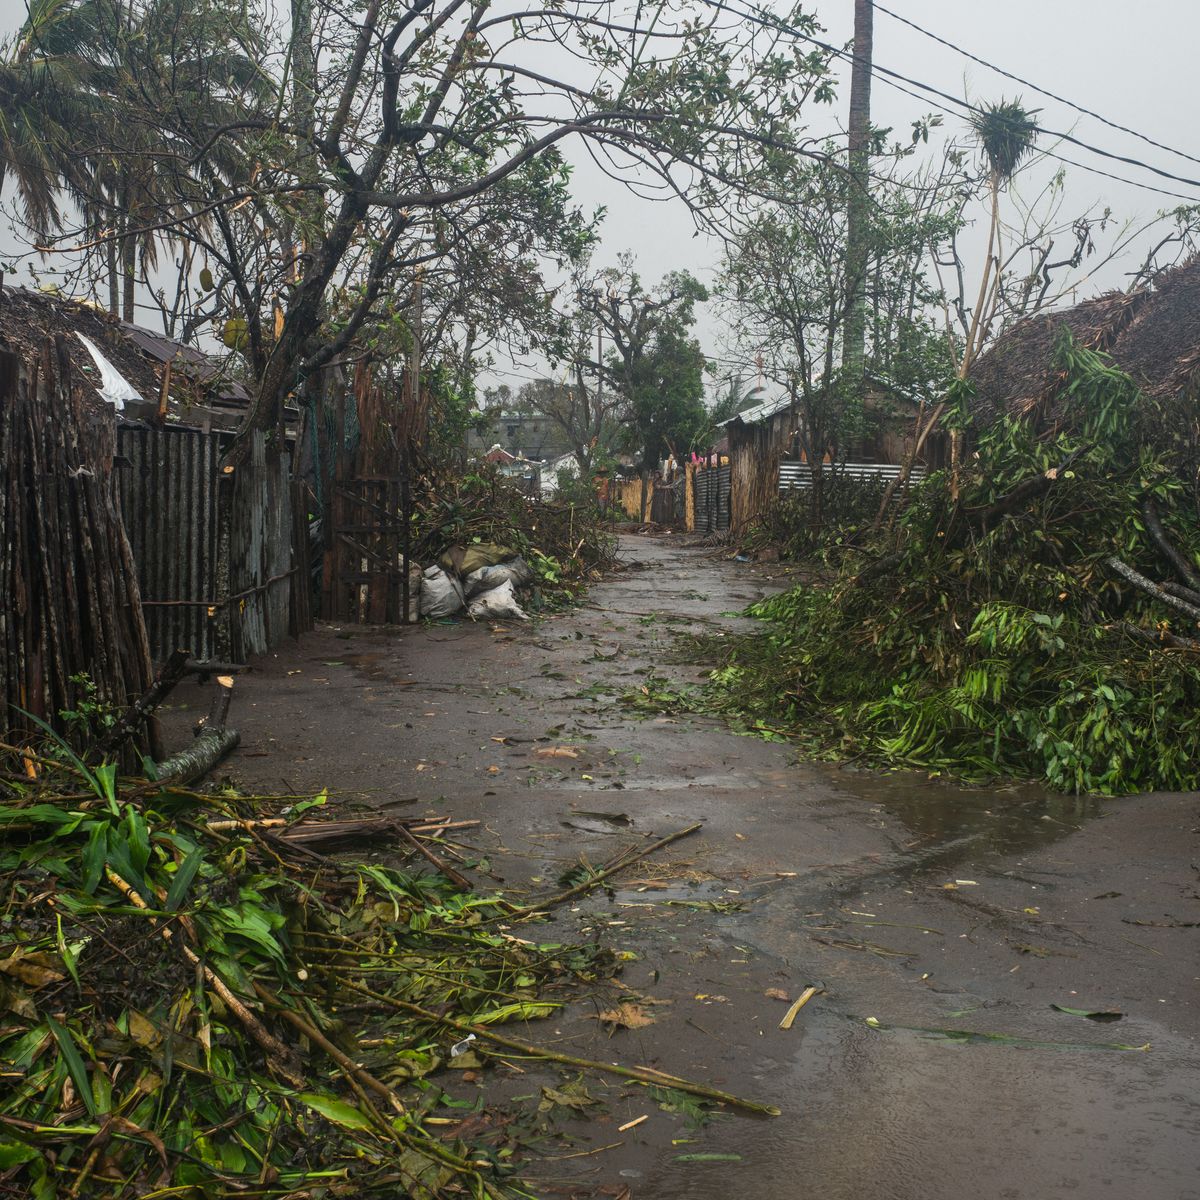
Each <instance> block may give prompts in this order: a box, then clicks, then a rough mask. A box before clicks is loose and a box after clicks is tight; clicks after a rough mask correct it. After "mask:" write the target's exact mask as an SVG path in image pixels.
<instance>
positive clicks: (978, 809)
mask: <svg viewBox="0 0 1200 1200" xmlns="http://www.w3.org/2000/svg"><path fill="white" fill-rule="evenodd" d="M831 775H832V772H831ZM834 778H835V781H836V783H837V786H838V788H839V790H840V791H841V792H842V794H843V796H845V795H847V794H849V795H852V796H853V797H854V799H856V800H859V801H862V800H865V801H867V802H868V803H871V804H876V805H878V806H879V807H880V808H882V809H883V810H884V811H886V812H887V813H888V814H889V815H891V816H893V817H896V818H897V819H898V820H900V821H901V822H903V824H904V825H905V827H906V828H907V829H909V830H911V831H912V833H913V835H914V838H915V839H918V841H917V845H916V846H915V847H914V848H917V849H919V848H920V847H921V846H923V845H924V846H933V845H940V846H945V847H946V849H947V852H948V853H953V851H954V850H955V849H960V850H961V851H962V853H963V854H965V853H968V852H969V853H972V854H976V853H979V852H981V851H986V852H993V853H997V854H1004V855H1009V854H1020V853H1024V852H1026V851H1029V850H1033V849H1036V848H1038V847H1039V846H1046V845H1049V844H1050V843H1052V842H1055V841H1057V840H1058V839H1059V838H1062V837H1065V836H1066V835H1067V834H1069V833H1072V832H1074V831H1075V830H1076V829H1078V828H1079V827H1080V826H1081V825H1083V824H1084V823H1085V822H1086V821H1089V820H1091V819H1093V818H1095V817H1099V816H1102V815H1103V813H1104V804H1105V801H1104V799H1103V798H1102V797H1099V796H1068V795H1063V794H1061V793H1057V792H1048V791H1044V790H1043V789H1041V788H1038V787H1035V786H1033V785H1031V784H1029V785H1011V786H1001V787H990V788H989V787H980V788H964V787H959V786H956V785H954V784H950V783H943V782H941V781H938V780H929V779H922V778H919V777H917V776H915V775H888V776H877V775H872V774H870V773H867V772H863V773H862V774H857V773H856V774H855V775H854V776H853V783H852V784H851V783H850V781H849V780H848V779H847V777H846V776H845V775H844V774H838V775H836V776H834ZM843 802H844V801H843V800H841V799H835V800H831V801H828V802H827V806H832V805H836V804H840V803H843Z"/></svg>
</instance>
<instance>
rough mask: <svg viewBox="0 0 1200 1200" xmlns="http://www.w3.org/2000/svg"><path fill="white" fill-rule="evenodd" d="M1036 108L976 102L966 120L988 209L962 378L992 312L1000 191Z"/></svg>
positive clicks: (1030, 140)
mask: <svg viewBox="0 0 1200 1200" xmlns="http://www.w3.org/2000/svg"><path fill="white" fill-rule="evenodd" d="M1038 111H1040V110H1037V109H1035V110H1033V111H1030V110H1028V109H1026V108H1025V107H1023V105H1022V104H1021V101H1020V100H1019V99H1018V100H1000V101H997V102H996V103H993V104H981V105H979V106H978V107H977V108H975V109H974V110H973V111H972V113H971V116H970V117H969V119H968V123H969V124H970V127H971V132H972V133H974V135H975V137H976V139H977V140H978V142H979V145H980V147H981V149H982V150H983V155H984V159H985V160H986V162H987V168H988V192H989V194H990V196H991V209H992V212H991V224H990V226H989V229H988V242H987V258H986V259H985V260H984V264H983V278H982V279H981V280H980V281H979V298H978V300H977V301H976V304H975V309H974V311H973V312H972V313H971V325H970V328H969V329H968V332H967V341H966V345H965V346H964V347H963V354H962V360H961V362H960V363H959V369H958V377H959V378H960V379H966V377H967V375H968V373H969V372H970V370H971V365H972V363H973V362H974V361H975V358H976V357H977V355H978V353H979V349H980V347H981V346H982V345H983V343H984V342H985V341H986V340H987V336H988V333H989V331H990V328H991V324H992V319H993V317H994V316H995V308H996V296H997V292H998V288H999V283H1000V194H1001V192H1003V191H1004V189H1005V188H1006V187H1007V186H1008V184H1009V183H1010V182H1011V180H1012V177H1013V176H1014V175H1015V174H1016V171H1017V168H1018V167H1019V166H1020V165H1021V163H1022V161H1023V160H1024V159H1025V158H1026V157H1027V156H1028V155H1029V154H1030V153H1031V152H1032V150H1033V144H1034V142H1036V141H1037V135H1038V133H1039V132H1040V130H1039V128H1038V125H1037V121H1036V120H1035V119H1034V118H1035V117H1036V115H1037V113H1038Z"/></svg>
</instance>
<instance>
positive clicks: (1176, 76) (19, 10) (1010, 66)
mask: <svg viewBox="0 0 1200 1200" xmlns="http://www.w3.org/2000/svg"><path fill="white" fill-rule="evenodd" d="M778 7H779V10H780V11H783V8H784V4H783V3H782V0H780V3H779V5H778ZM888 7H889V8H892V9H894V10H895V11H896V12H897V13H899V14H901V15H903V16H905V17H907V18H908V19H909V20H911V21H913V22H915V23H916V24H918V25H920V26H923V27H924V28H925V29H927V30H930V31H932V32H933V33H936V34H938V35H940V36H941V37H943V38H945V39H947V40H948V41H951V42H954V43H956V44H958V45H959V46H961V47H963V48H964V49H966V50H969V51H971V52H972V53H974V54H976V55H978V56H979V57H980V58H983V59H986V60H988V61H990V62H992V63H995V64H997V65H999V66H1001V67H1003V68H1005V69H1006V70H1009V71H1011V72H1013V73H1014V74H1016V75H1020V76H1023V77H1025V78H1027V79H1029V80H1031V81H1032V82H1033V83H1036V84H1039V85H1041V86H1043V87H1045V88H1047V89H1049V90H1051V91H1054V92H1057V93H1058V94H1060V95H1062V96H1064V97H1066V98H1068V99H1070V100H1073V101H1074V102H1076V103H1077V104H1079V105H1081V106H1083V107H1085V108H1089V109H1093V110H1095V111H1096V112H1098V113H1100V114H1101V115H1103V116H1105V117H1107V118H1108V119H1109V120H1112V121H1114V122H1117V123H1118V124H1121V125H1125V126H1129V127H1131V128H1133V129H1136V130H1138V131H1139V132H1142V133H1144V134H1147V135H1149V136H1150V137H1152V138H1153V139H1155V140H1156V141H1158V142H1160V143H1163V144H1165V145H1169V146H1172V147H1174V148H1176V149H1179V150H1183V151H1184V152H1186V153H1188V154H1194V155H1195V156H1196V158H1198V159H1200V137H1198V136H1197V134H1196V111H1197V104H1196V97H1195V95H1194V93H1195V91H1196V88H1197V85H1196V83H1195V80H1196V75H1195V54H1196V46H1197V44H1198V43H1200V3H1197V2H1196V0H1141V2H1140V3H1137V4H1130V3H1128V0H1121V2H1120V3H1118V2H1117V0H1004V2H1003V3H1001V2H998V0H992V2H985V0H965V2H964V0H891V2H890V3H889V4H888ZM811 8H812V9H813V10H815V12H816V14H817V16H818V19H819V20H820V21H821V23H822V24H823V25H824V26H825V27H826V29H827V31H828V32H827V34H826V37H827V40H829V41H830V42H833V43H835V44H837V45H842V44H844V43H845V42H847V41H848V40H849V39H850V37H851V34H852V31H853V10H854V4H853V0H815V2H814V3H813V4H812V5H811ZM24 15H25V4H24V0H0V31H2V32H4V33H6V34H7V33H8V32H10V31H12V30H13V29H15V28H16V27H17V26H18V24H19V23H20V21H21V20H22V19H23V17H24ZM874 56H875V62H876V65H877V66H883V67H888V68H891V69H893V70H896V71H899V72H902V73H903V74H905V75H908V76H911V77H913V78H915V79H918V80H921V81H922V82H926V83H929V84H932V85H934V86H935V87H938V88H940V89H941V90H942V91H945V92H949V93H951V94H953V95H956V96H964V97H967V98H970V99H972V100H994V99H998V98H1000V97H1001V96H1004V97H1006V98H1010V99H1011V98H1014V97H1016V96H1021V97H1022V98H1023V100H1024V101H1025V102H1026V105H1027V106H1028V107H1035V108H1041V109H1042V112H1041V114H1040V116H1039V121H1040V122H1041V124H1043V125H1044V126H1046V127H1048V128H1052V129H1059V130H1067V131H1070V132H1072V133H1073V134H1074V135H1075V136H1077V137H1079V138H1081V139H1082V140H1084V141H1087V142H1090V143H1092V144H1094V145H1096V146H1099V147H1101V148H1103V149H1105V150H1108V151H1110V152H1114V153H1118V154H1123V155H1127V156H1128V157H1131V158H1137V159H1141V160H1143V161H1145V162H1147V163H1150V164H1152V165H1155V166H1158V167H1160V168H1163V169H1165V170H1168V171H1172V172H1174V173H1175V174H1177V175H1181V176H1185V177H1189V178H1195V179H1198V180H1200V162H1191V161H1189V160H1188V159H1186V158H1181V157H1177V156H1175V155H1172V154H1169V153H1168V152H1166V151H1164V150H1160V149H1157V148H1155V147H1153V146H1150V145H1147V144H1146V143H1145V142H1143V141H1140V140H1138V139H1137V138H1134V137H1131V136H1129V135H1127V134H1124V133H1120V132H1119V131H1117V130H1115V129H1112V128H1110V127H1108V126H1106V125H1104V124H1102V123H1100V122H1098V121H1096V120H1094V119H1092V118H1090V117H1084V116H1081V115H1080V114H1079V113H1077V112H1075V111H1073V110H1072V109H1070V108H1068V107H1066V106H1064V105H1062V104H1059V103H1057V102H1055V101H1052V100H1049V99H1048V98H1046V97H1044V96H1040V95H1038V94H1036V93H1034V92H1032V91H1031V90H1030V89H1028V88H1024V87H1022V86H1020V85H1018V84H1015V83H1013V82H1012V81H1011V80H1007V79H1004V78H1002V77H1001V76H999V75H997V74H995V73H994V72H993V71H990V70H988V69H987V68H985V67H982V66H979V65H977V64H975V63H973V62H971V61H969V60H968V59H966V58H964V57H962V56H961V55H959V54H957V53H956V52H954V51H953V50H950V49H948V48H946V47H944V46H941V45H938V44H937V43H935V42H933V41H931V40H930V39H929V38H927V37H925V36H923V35H922V34H920V33H918V32H916V31H914V30H913V29H910V28H908V27H906V26H905V25H903V24H901V23H899V22H897V21H896V20H894V19H893V18H892V17H890V16H888V15H886V14H884V13H883V12H881V11H878V10H877V11H876V15H875V55H874ZM838 69H839V72H840V73H844V68H843V67H839V68H838ZM847 98H848V82H846V83H845V86H844V87H842V88H840V92H839V97H838V100H837V102H836V104H835V105H834V106H833V107H832V108H824V107H820V106H816V107H814V108H813V110H812V125H811V126H810V132H813V133H818V134H823V133H830V134H832V133H836V132H837V129H838V128H839V125H840V123H841V121H842V120H843V119H844V112H845V106H846V101H847ZM933 111H936V108H935V102H934V101H932V100H930V101H929V102H921V101H918V100H914V99H912V98H911V97H909V96H907V95H904V94H902V93H900V92H898V91H896V90H895V89H894V88H892V87H889V86H888V85H887V84H886V83H884V82H882V81H881V80H880V79H878V78H876V80H875V82H874V84H873V92H872V120H873V122H874V123H875V124H876V125H884V126H893V127H895V128H896V130H897V131H898V132H899V133H900V134H901V135H903V134H904V133H906V131H907V130H908V128H909V126H910V124H911V122H912V121H913V120H915V119H916V118H918V117H920V116H922V115H925V114H926V113H929V112H933ZM945 131H946V133H947V134H949V135H951V136H961V135H962V133H963V121H962V118H961V116H954V115H947V116H945ZM1062 150H1063V153H1065V154H1066V155H1067V156H1068V157H1070V158H1074V159H1076V160H1078V161H1079V162H1080V163H1084V164H1087V165H1092V166H1096V167H1099V168H1100V169H1102V170H1108V171H1111V172H1112V173H1113V174H1116V175H1120V176H1123V177H1124V178H1126V179H1128V180H1131V181H1139V182H1142V183H1146V184H1149V185H1151V186H1155V187H1161V188H1165V189H1167V190H1170V191H1178V192H1180V193H1183V194H1185V195H1186V196H1188V197H1195V200H1196V202H1198V203H1200V184H1197V185H1196V186H1189V185H1187V184H1180V183H1173V182H1169V181H1167V180H1164V179H1160V178H1157V177H1156V176H1154V175H1153V174H1151V173H1150V172H1148V171H1145V170H1141V169H1138V168H1136V167H1133V166H1129V165H1127V164H1124V163H1113V162H1109V161H1105V160H1103V159H1100V158H1096V157H1094V156H1092V155H1090V154H1088V153H1087V152H1086V151H1084V150H1082V149H1080V148H1078V147H1069V148H1068V147H1062ZM935 152H936V151H935V150H934V149H933V148H931V150H930V153H931V154H932V153H935ZM572 158H573V160H574V161H575V162H576V165H577V166H576V175H575V190H576V194H577V197H578V199H579V200H580V201H581V202H582V203H584V204H585V205H586V206H587V207H589V208H590V207H593V206H595V205H604V206H605V207H606V208H607V210H608V218H607V221H606V222H605V226H604V229H603V244H602V247H601V250H600V253H599V255H598V257H599V259H600V261H601V264H602V265H603V264H607V263H609V262H611V261H612V260H614V259H615V257H616V255H617V254H618V253H620V252H621V251H623V250H630V251H632V252H633V253H634V254H635V256H636V257H637V261H638V264H639V268H640V270H641V274H642V276H643V278H644V279H646V280H647V281H654V280H656V279H658V278H659V277H660V276H661V275H663V274H664V273H666V272H667V271H671V270H675V269H678V268H681V267H687V268H688V269H690V270H691V271H693V272H694V273H695V274H697V275H698V276H699V277H700V278H701V279H703V280H705V281H706V282H711V281H712V278H713V273H714V269H715V267H716V264H717V261H718V250H717V247H716V245H715V244H714V243H713V242H712V241H711V240H709V239H708V238H705V237H703V236H701V237H694V236H693V229H692V226H691V224H690V220H689V217H688V214H687V213H686V211H684V210H683V208H682V206H680V205H678V204H675V203H667V204H655V203H652V202H649V201H645V200H641V199H638V198H636V197H634V196H633V195H632V194H630V193H629V192H628V191H626V190H625V189H623V188H622V187H621V186H620V185H618V184H615V183H614V182H612V181H611V180H609V179H607V178H605V177H604V176H603V175H602V174H601V173H600V172H599V171H598V169H597V168H595V167H594V166H593V165H592V164H591V162H590V161H589V160H588V159H587V157H586V156H585V155H582V154H581V153H579V152H578V151H576V152H574V153H573V154H572ZM1053 165H1054V166H1057V164H1053ZM1047 169H1049V167H1048V168H1047ZM1067 187H1068V191H1067V205H1066V211H1067V212H1075V211H1082V210H1084V209H1086V208H1087V207H1088V206H1089V205H1092V204H1093V203H1095V204H1099V205H1101V206H1103V205H1108V206H1110V207H1111V208H1112V209H1113V210H1114V212H1115V213H1117V214H1118V215H1119V216H1121V217H1128V218H1134V217H1137V216H1143V217H1145V216H1149V215H1151V214H1153V213H1154V212H1156V211H1157V210H1159V209H1160V208H1164V207H1172V206H1174V205H1176V204H1179V203H1182V202H1183V201H1181V200H1179V199H1175V198H1172V197H1169V196H1164V195H1157V194H1155V193H1154V192H1153V191H1145V190H1141V189H1139V188H1138V187H1136V186H1133V185H1132V183H1119V182H1116V181H1113V180H1111V179H1106V178H1103V177H1101V176H1099V175H1094V174H1091V173H1089V172H1087V171H1084V170H1079V169H1074V168H1070V169H1069V170H1068V185H1067ZM11 245H12V239H11V237H9V236H7V233H6V231H5V230H2V229H0V250H7V249H8V248H9V247H10V246H11ZM1127 268H1128V264H1126V265H1125V266H1124V267H1114V268H1110V269H1108V270H1107V271H1105V272H1103V273H1101V275H1100V276H1098V277H1097V278H1095V279H1089V280H1088V281H1087V282H1086V284H1085V286H1084V288H1083V289H1082V290H1081V295H1083V294H1087V293H1089V292H1090V291H1093V290H1094V291H1100V290H1103V289H1104V288H1106V287H1113V286H1120V284H1121V271H1122V270H1123V269H1127ZM700 336H701V341H702V343H703V344H704V347H705V350H706V351H707V352H709V353H711V354H718V353H719V350H720V340H721V339H720V329H719V322H718V320H717V316H716V314H715V313H714V312H712V311H711V310H710V311H702V312H701V321H700ZM498 366H499V368H500V369H499V370H498V372H497V374H496V376H495V379H496V381H500V380H503V381H505V382H509V383H511V384H514V385H515V384H517V383H519V382H520V379H521V378H527V377H529V375H530V374H532V373H535V372H534V371H533V370H532V369H531V368H530V367H528V366H522V365H520V364H498Z"/></svg>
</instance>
